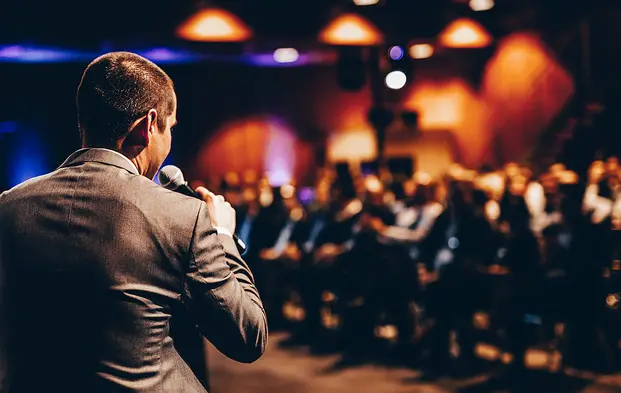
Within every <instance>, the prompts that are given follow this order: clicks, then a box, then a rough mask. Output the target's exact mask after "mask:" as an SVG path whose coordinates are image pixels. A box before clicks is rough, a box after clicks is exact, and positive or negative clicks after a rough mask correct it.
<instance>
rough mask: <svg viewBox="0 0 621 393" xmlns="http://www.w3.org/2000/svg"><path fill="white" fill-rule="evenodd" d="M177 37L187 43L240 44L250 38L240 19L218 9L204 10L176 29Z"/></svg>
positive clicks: (247, 28)
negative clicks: (187, 41)
mask: <svg viewBox="0 0 621 393" xmlns="http://www.w3.org/2000/svg"><path fill="white" fill-rule="evenodd" d="M177 36H179V37H180V38H183V39H186V40H189V41H202V42H240V41H246V40H248V39H249V38H250V37H251V36H252V31H251V30H250V28H249V27H248V26H246V24H245V23H244V22H242V20H241V19H239V18H238V17H237V16H235V15H233V14H232V13H230V12H228V11H226V10H223V9H220V8H205V9H202V10H200V11H198V12H197V13H195V14H194V15H192V16H190V17H189V18H188V19H187V20H185V21H184V22H183V23H182V24H181V25H180V26H179V27H178V28H177Z"/></svg>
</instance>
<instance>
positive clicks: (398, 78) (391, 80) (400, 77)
mask: <svg viewBox="0 0 621 393" xmlns="http://www.w3.org/2000/svg"><path fill="white" fill-rule="evenodd" d="M407 81H408V77H407V76H406V75H405V74H404V73H403V71H392V72H390V73H388V75H386V79H385V80H384V83H386V87H388V88H389V89H393V90H399V89H401V88H402V87H403V86H405V84H406V83H407Z"/></svg>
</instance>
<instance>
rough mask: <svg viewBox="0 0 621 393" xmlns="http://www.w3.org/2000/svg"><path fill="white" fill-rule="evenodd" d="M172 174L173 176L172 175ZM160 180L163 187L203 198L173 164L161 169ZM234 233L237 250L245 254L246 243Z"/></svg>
mask: <svg viewBox="0 0 621 393" xmlns="http://www.w3.org/2000/svg"><path fill="white" fill-rule="evenodd" d="M171 174H172V176H170V175H171ZM159 180H160V184H161V185H162V187H164V188H166V189H168V190H171V191H176V192H178V193H180V194H183V195H186V196H189V197H193V198H196V199H200V200H202V198H201V197H200V195H198V194H197V193H196V191H194V190H193V189H192V187H190V186H189V185H188V183H187V182H186V181H185V180H184V179H183V174H182V173H181V170H180V169H179V168H176V167H174V166H172V165H167V166H165V167H164V168H162V170H161V171H160V175H159ZM232 235H233V240H234V241H235V246H236V247H237V251H239V253H240V254H244V253H245V252H246V244H245V243H244V242H243V241H242V240H241V239H240V238H239V236H237V234H235V233H233V234H232Z"/></svg>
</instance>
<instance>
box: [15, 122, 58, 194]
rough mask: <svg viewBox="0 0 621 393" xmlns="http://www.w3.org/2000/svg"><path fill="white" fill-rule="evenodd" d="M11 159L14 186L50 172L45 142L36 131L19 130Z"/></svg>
mask: <svg viewBox="0 0 621 393" xmlns="http://www.w3.org/2000/svg"><path fill="white" fill-rule="evenodd" d="M12 145H13V149H11V151H12V154H11V158H10V160H9V182H10V186H11V187H14V186H16V185H18V184H20V183H23V182H25V181H26V180H28V179H31V178H33V177H36V176H40V175H43V174H45V173H47V172H48V170H49V168H48V167H47V165H46V155H45V148H44V146H43V142H42V141H41V139H40V137H39V135H37V133H36V132H35V131H31V130H27V129H26V130H23V129H22V130H19V131H18V132H17V133H16V134H15V139H14V140H13V144H12Z"/></svg>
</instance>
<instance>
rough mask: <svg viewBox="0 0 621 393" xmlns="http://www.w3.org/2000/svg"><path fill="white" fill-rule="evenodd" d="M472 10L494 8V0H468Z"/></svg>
mask: <svg viewBox="0 0 621 393" xmlns="http://www.w3.org/2000/svg"><path fill="white" fill-rule="evenodd" d="M470 8H471V9H472V11H488V10H491V9H492V8H494V0H470Z"/></svg>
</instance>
